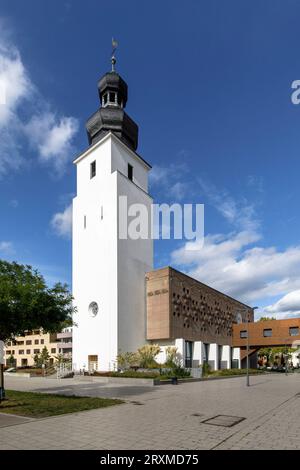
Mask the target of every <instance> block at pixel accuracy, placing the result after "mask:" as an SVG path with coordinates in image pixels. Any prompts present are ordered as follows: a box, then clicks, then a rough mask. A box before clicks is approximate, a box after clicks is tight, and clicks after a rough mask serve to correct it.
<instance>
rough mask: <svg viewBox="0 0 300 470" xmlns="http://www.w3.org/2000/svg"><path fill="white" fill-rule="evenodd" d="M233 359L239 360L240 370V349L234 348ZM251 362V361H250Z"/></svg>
mask: <svg viewBox="0 0 300 470" xmlns="http://www.w3.org/2000/svg"><path fill="white" fill-rule="evenodd" d="M232 359H238V361H239V369H240V368H241V354H240V348H232ZM249 362H250V361H249Z"/></svg>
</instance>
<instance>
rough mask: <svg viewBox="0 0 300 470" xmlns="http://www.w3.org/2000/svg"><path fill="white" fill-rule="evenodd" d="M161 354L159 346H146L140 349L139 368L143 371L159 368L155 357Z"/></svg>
mask: <svg viewBox="0 0 300 470" xmlns="http://www.w3.org/2000/svg"><path fill="white" fill-rule="evenodd" d="M159 353H160V346H159V345H158V344H145V346H143V347H141V348H140V349H138V352H137V354H138V360H139V366H140V367H141V368H143V369H151V368H156V367H158V364H157V362H156V361H155V357H156V356H157V355H158V354H159Z"/></svg>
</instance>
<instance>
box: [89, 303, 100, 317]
mask: <svg viewBox="0 0 300 470" xmlns="http://www.w3.org/2000/svg"><path fill="white" fill-rule="evenodd" d="M98 311H99V307H98V304H97V302H91V303H90V305H89V314H90V315H91V316H92V317H95V316H96V315H97V314H98Z"/></svg>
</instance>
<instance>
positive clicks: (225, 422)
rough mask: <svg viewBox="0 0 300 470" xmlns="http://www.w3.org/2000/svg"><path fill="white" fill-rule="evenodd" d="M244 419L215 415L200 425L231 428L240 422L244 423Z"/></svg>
mask: <svg viewBox="0 0 300 470" xmlns="http://www.w3.org/2000/svg"><path fill="white" fill-rule="evenodd" d="M244 419H246V418H242V417H241V416H228V415H217V416H214V417H213V418H208V419H206V420H204V421H202V423H204V424H211V425H213V426H223V427H224V428H231V427H232V426H235V425H236V424H238V423H240V422H241V421H244Z"/></svg>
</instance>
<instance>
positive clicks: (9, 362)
mask: <svg viewBox="0 0 300 470" xmlns="http://www.w3.org/2000/svg"><path fill="white" fill-rule="evenodd" d="M7 366H8V367H16V359H15V358H14V356H13V354H11V355H10V356H9V358H8V359H7Z"/></svg>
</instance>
